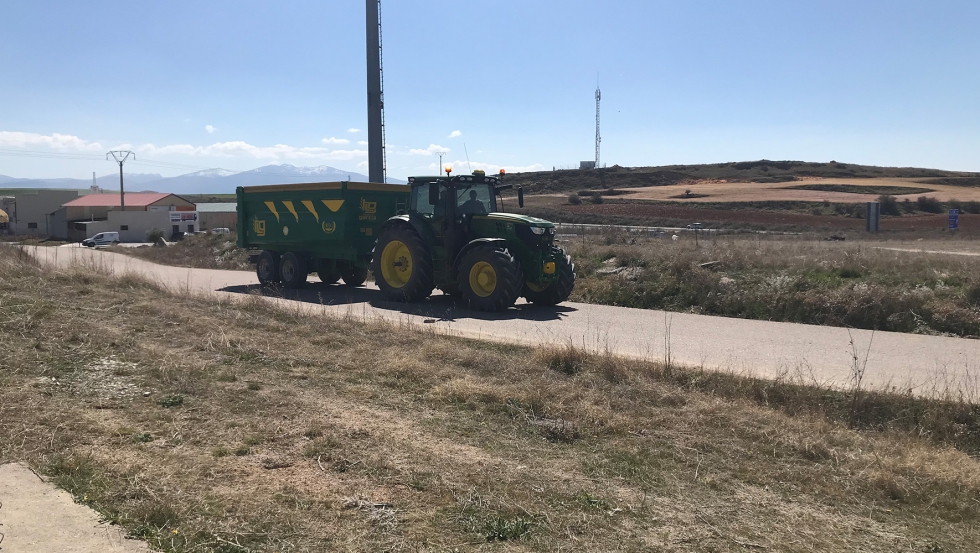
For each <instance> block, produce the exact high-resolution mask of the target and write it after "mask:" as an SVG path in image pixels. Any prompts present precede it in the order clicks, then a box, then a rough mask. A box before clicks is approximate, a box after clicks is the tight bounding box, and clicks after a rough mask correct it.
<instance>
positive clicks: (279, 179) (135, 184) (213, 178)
mask: <svg viewBox="0 0 980 553" xmlns="http://www.w3.org/2000/svg"><path fill="white" fill-rule="evenodd" d="M342 180H349V181H353V182H367V180H368V178H367V176H366V175H362V174H360V173H354V172H351V171H342V170H340V169H336V168H334V167H329V166H327V165H320V166H317V167H296V166H293V165H288V164H282V165H266V166H265V167H259V168H258V169H251V170H249V171H237V172H236V171H229V170H227V169H205V170H203V171H196V172H193V173H187V174H186V175H180V176H177V177H163V176H161V175H158V174H143V173H125V175H124V180H123V183H124V184H125V186H126V190H127V191H130V192H139V191H143V190H146V191H150V190H152V191H154V192H173V193H176V194H233V193H234V192H235V188H237V187H239V186H256V185H261V184H289V183H302V182H334V181H342ZM96 182H97V183H98V185H99V186H100V187H102V188H104V189H105V190H119V175H118V174H109V175H105V176H102V177H98V178H97V179H96ZM388 182H390V183H392V184H405V181H403V180H399V179H391V178H389V179H388ZM0 184H3V186H4V188H71V189H88V188H89V187H90V186H91V185H92V181H91V179H18V178H15V177H8V176H5V175H0Z"/></svg>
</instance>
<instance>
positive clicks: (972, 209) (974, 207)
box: [963, 200, 980, 215]
mask: <svg viewBox="0 0 980 553" xmlns="http://www.w3.org/2000/svg"><path fill="white" fill-rule="evenodd" d="M963 211H965V212H966V213H973V214H974V215H976V214H980V202H978V201H976V200H970V201H969V202H963Z"/></svg>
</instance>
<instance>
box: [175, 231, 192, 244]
mask: <svg viewBox="0 0 980 553" xmlns="http://www.w3.org/2000/svg"><path fill="white" fill-rule="evenodd" d="M185 236H191V234H190V233H189V232H175V233H173V234H171V235H170V241H171V242H180V241H181V240H183V239H184V237H185Z"/></svg>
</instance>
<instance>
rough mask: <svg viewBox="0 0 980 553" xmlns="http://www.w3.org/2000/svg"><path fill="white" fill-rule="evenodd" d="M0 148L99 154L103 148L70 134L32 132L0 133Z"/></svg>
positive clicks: (97, 143)
mask: <svg viewBox="0 0 980 553" xmlns="http://www.w3.org/2000/svg"><path fill="white" fill-rule="evenodd" d="M0 146H15V147H19V148H23V147H37V146H47V147H48V148H54V149H56V150H76V151H80V152H101V151H103V150H105V148H104V147H103V146H102V144H100V143H99V142H91V141H89V140H82V139H81V138H78V137H77V136H74V135H70V134H59V133H52V134H36V133H32V132H14V131H0Z"/></svg>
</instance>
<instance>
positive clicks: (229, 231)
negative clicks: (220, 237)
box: [211, 227, 231, 234]
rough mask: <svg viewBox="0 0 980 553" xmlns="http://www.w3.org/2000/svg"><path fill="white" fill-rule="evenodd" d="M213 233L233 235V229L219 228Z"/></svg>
mask: <svg viewBox="0 0 980 553" xmlns="http://www.w3.org/2000/svg"><path fill="white" fill-rule="evenodd" d="M211 232H213V233H215V234H231V229H230V228H228V227H219V228H216V229H214V230H212V231H211Z"/></svg>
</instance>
